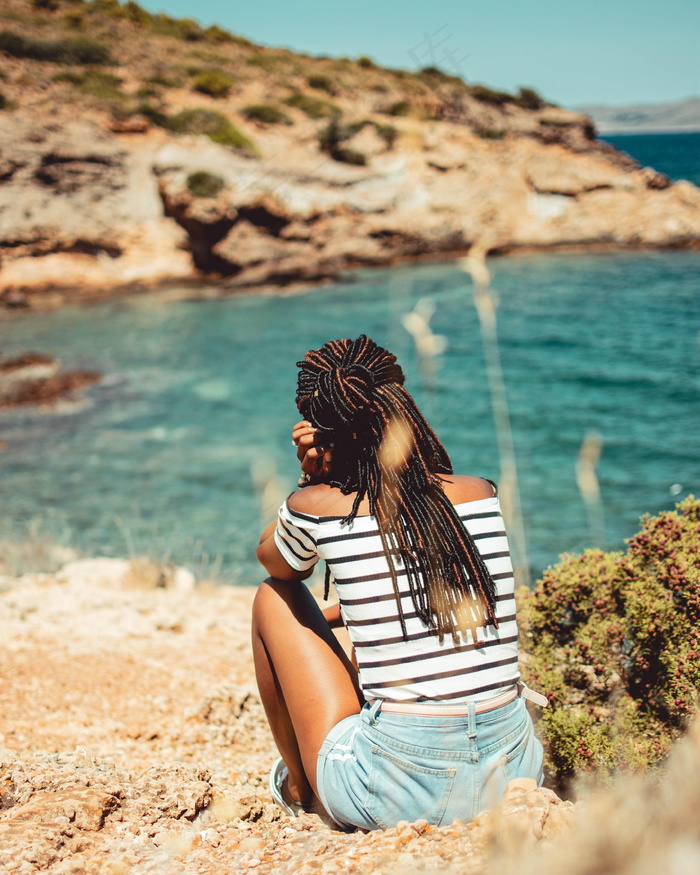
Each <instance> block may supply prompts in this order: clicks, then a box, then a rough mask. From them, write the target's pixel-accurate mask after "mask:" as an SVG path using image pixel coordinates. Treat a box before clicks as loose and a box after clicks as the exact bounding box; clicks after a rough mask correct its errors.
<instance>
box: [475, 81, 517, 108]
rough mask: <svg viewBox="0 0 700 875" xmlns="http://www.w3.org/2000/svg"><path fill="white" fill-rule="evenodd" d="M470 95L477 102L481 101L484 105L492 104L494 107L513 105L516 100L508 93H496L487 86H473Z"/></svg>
mask: <svg viewBox="0 0 700 875" xmlns="http://www.w3.org/2000/svg"><path fill="white" fill-rule="evenodd" d="M469 93H470V94H471V96H472V97H473V98H474V99H475V100H480V101H482V103H492V104H494V106H503V104H504V103H513V101H514V99H515V98H514V97H513V95H512V94H509V93H508V92H507V91H496V90H495V89H494V88H488V87H487V86H486V85H471V86H470V87H469Z"/></svg>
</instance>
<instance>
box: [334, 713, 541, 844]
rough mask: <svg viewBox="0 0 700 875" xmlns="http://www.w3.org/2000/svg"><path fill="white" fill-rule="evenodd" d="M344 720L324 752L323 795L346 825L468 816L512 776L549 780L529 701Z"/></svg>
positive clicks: (491, 800) (490, 801)
mask: <svg viewBox="0 0 700 875" xmlns="http://www.w3.org/2000/svg"><path fill="white" fill-rule="evenodd" d="M379 704H380V703H379V702H375V703H373V704H372V705H365V707H364V708H363V709H362V711H360V713H359V714H353V715H351V716H350V717H346V718H345V720H341V721H340V723H338V724H337V725H336V726H334V727H333V729H331V731H330V732H329V733H328V735H327V737H326V739H325V741H324V742H323V745H322V746H321V750H320V751H319V755H318V763H317V781H318V795H319V796H320V798H321V802H322V803H323V804H324V806H325V807H326V809H327V811H328V812H329V813H330V814H331V816H332V817H333V818H334V819H335V820H336V821H337V822H338V823H339V824H340V825H341V826H355V827H361V828H362V829H368V830H370V829H385V828H387V827H391V826H396V824H397V823H398V821H400V820H408V821H414V820H418V819H419V818H423V819H425V820H427V821H428V823H431V824H435V825H436V826H440V825H441V824H449V823H452V821H453V820H455V819H459V820H461V821H464V822H465V823H468V822H469V821H471V820H473V818H474V817H476V815H477V814H478V813H479V812H480V811H483V810H484V809H486V808H490V807H492V806H493V805H496V804H497V803H498V802H499V801H500V799H501V796H502V795H503V791H504V789H505V787H506V784H507V783H508V782H509V781H511V780H512V779H513V778H534V780H535V781H537V783H538V784H541V783H542V779H543V773H542V745H541V744H540V742H539V740H538V739H537V738H536V737H535V733H534V731H533V728H532V721H531V719H530V715H529V714H528V712H527V709H526V707H525V702H524V701H523V700H522V699H521V698H520V697H518V698H516V699H514V700H513V701H512V702H509V703H508V704H507V705H503V706H501V707H500V708H495V709H494V710H493V711H487V712H485V713H484V714H476V713H475V709H474V705H473V703H472V704H471V705H470V706H469V714H468V715H466V716H463V717H427V716H426V717H424V716H420V715H415V714H392V713H383V712H382V711H381V710H380V708H379Z"/></svg>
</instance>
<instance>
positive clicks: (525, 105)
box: [513, 88, 546, 109]
mask: <svg viewBox="0 0 700 875" xmlns="http://www.w3.org/2000/svg"><path fill="white" fill-rule="evenodd" d="M513 103H515V104H516V105H517V106H519V107H521V108H522V109H542V107H543V106H546V104H545V102H544V100H543V99H542V98H541V97H540V95H539V94H538V93H537V92H536V91H535V89H534V88H520V89H518V93H517V94H516V95H515V100H514V101H513Z"/></svg>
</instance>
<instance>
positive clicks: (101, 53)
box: [0, 30, 114, 64]
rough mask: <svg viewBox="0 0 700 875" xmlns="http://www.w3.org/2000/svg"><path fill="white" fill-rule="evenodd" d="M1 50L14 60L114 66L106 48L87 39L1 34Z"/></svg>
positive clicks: (8, 32) (4, 31) (2, 32)
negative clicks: (40, 37)
mask: <svg viewBox="0 0 700 875" xmlns="http://www.w3.org/2000/svg"><path fill="white" fill-rule="evenodd" d="M0 51H1V52H6V53H7V54H8V55H12V56H13V57H15V58H31V59H32V60H34V61H48V62H50V63H52V64H113V63H114V59H113V58H112V56H111V54H110V52H109V49H107V48H106V47H105V46H103V45H102V44H101V43H98V42H95V41H94V40H91V39H87V38H86V37H80V38H74V39H62V40H39V39H34V38H32V37H25V36H20V35H19V34H16V33H11V32H10V31H7V30H3V31H0Z"/></svg>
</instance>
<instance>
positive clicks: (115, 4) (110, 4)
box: [90, 0, 124, 18]
mask: <svg viewBox="0 0 700 875" xmlns="http://www.w3.org/2000/svg"><path fill="white" fill-rule="evenodd" d="M90 11H91V12H99V13H101V14H102V15H107V16H109V17H110V18H123V17H124V10H123V9H122V5H121V3H120V2H119V0H91V2H90Z"/></svg>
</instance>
